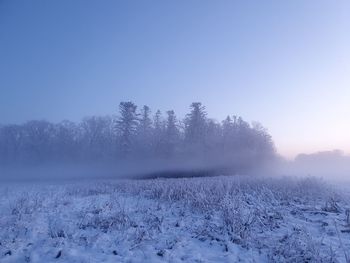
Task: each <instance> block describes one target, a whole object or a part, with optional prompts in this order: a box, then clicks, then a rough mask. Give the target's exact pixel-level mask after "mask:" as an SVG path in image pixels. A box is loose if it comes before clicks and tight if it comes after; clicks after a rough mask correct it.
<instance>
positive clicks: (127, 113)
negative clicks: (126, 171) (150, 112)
mask: <svg viewBox="0 0 350 263" xmlns="http://www.w3.org/2000/svg"><path fill="white" fill-rule="evenodd" d="M136 109H137V106H136V105H135V104H134V103H133V102H131V101H128V102H121V103H120V104H119V113H120V116H119V118H118V120H117V122H116V128H117V130H118V132H119V136H120V137H119V139H120V146H121V151H122V155H123V156H124V157H125V156H128V155H129V154H130V152H131V148H132V143H133V139H134V136H135V133H136V128H137V125H138V114H137V113H136Z"/></svg>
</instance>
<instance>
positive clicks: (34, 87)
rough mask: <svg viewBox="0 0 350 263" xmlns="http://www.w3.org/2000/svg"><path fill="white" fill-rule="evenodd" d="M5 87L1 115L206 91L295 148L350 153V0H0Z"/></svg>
mask: <svg viewBox="0 0 350 263" xmlns="http://www.w3.org/2000/svg"><path fill="white" fill-rule="evenodd" d="M0 92H1V93H0V123H20V122H24V121H26V120H29V119H46V120H50V121H60V120H62V119H70V120H74V121H76V120H79V119H81V118H82V117H84V116H88V115H105V114H113V113H115V112H116V110H117V105H118V103H119V101H121V100H132V101H134V102H136V103H137V104H139V105H143V104H148V105H149V106H150V107H151V108H153V109H156V108H159V109H161V110H168V109H174V110H175V111H176V112H177V114H178V115H179V116H180V117H181V116H183V115H184V114H185V113H186V111H187V109H188V105H189V104H190V103H191V102H192V101H201V102H203V103H204V104H205V105H206V106H207V110H208V111H209V114H210V116H212V117H214V118H216V119H219V120H220V119H222V118H224V117H225V116H226V115H227V114H237V115H241V116H243V118H245V119H246V120H248V121H255V120H257V121H260V122H262V124H263V125H265V126H266V127H267V128H268V129H269V131H270V133H271V134H272V136H273V138H274V140H275V143H276V145H277V149H278V150H279V152H280V153H281V154H283V155H285V156H293V155H294V154H296V153H297V152H313V151H318V150H328V149H333V148H340V149H343V150H344V151H345V152H350V1H348V0H336V1H322V0H307V1H305V0H290V1H280V0H276V1H260V0H259V1H251V0H249V1H246V0H242V1H231V0H230V1H224V0H219V1H213V0H210V1H204V0H197V1H191V0H179V1H164V0H160V1H156V0H150V1H134V0H130V1H129V0H128V1H126V0H125V1H87V0H82V1H78V0H75V1H71V0H59V1H58V0H57V1H47V0H42V1H34V0H33V1H25V0H22V1H17V0H0Z"/></svg>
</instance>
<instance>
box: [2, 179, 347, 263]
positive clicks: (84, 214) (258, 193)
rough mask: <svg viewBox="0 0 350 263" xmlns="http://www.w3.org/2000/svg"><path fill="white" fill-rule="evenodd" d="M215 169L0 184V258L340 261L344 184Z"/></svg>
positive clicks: (343, 236)
mask: <svg viewBox="0 0 350 263" xmlns="http://www.w3.org/2000/svg"><path fill="white" fill-rule="evenodd" d="M349 189H350V188H348V187H346V186H344V185H342V186H341V187H340V186H339V187H338V186H337V185H331V184H328V183H326V182H324V181H322V180H320V179H317V178H312V177H307V178H292V177H274V178H267V177H251V176H249V177H247V176H225V177H224V176H219V177H206V178H178V179H152V180H115V181H113V180H108V181H96V180H95V181H92V180H91V181H83V182H66V183H51V184H48V183H37V184H34V183H33V184H8V185H2V186H1V187H0V213H1V216H0V262H346V257H349V256H350V233H349V232H347V231H348V230H350V226H349V222H348V221H347V214H346V213H347V211H348V209H349V208H350V205H349V195H348V194H347V193H348V190H349Z"/></svg>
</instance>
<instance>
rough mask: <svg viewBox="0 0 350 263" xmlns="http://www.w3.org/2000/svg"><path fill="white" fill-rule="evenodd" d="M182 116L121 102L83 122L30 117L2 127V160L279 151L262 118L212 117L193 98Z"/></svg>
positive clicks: (253, 158)
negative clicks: (111, 111)
mask: <svg viewBox="0 0 350 263" xmlns="http://www.w3.org/2000/svg"><path fill="white" fill-rule="evenodd" d="M189 110H190V111H189V113H188V114H187V115H186V116H185V118H183V119H182V120H179V119H178V118H177V117H176V114H175V112H174V111H173V110H169V111H166V112H165V114H163V113H162V112H161V111H159V110H157V111H156V112H155V113H154V114H152V112H151V109H150V108H149V107H148V106H146V105H145V106H143V107H142V108H140V109H138V107H137V106H136V105H135V104H134V103H133V102H130V101H128V102H121V103H120V104H119V113H118V115H117V116H116V117H112V116H103V117H102V116H92V117H87V118H84V119H83V120H82V121H81V122H79V123H74V122H71V121H66V120H65V121H62V122H60V123H51V122H48V121H38V120H33V121H28V122H26V123H24V124H21V125H15V124H11V125H2V126H0V163H1V164H3V165H6V164H42V163H50V162H52V163H54V162H68V163H69V162H71V163H79V162H99V161H101V162H117V161H123V160H157V159H159V160H171V159H178V160H181V159H183V160H187V161H190V160H196V161H202V162H204V163H205V162H211V163H213V164H214V165H217V166H220V165H222V166H225V165H232V166H234V165H236V166H237V165H242V164H243V165H249V164H251V163H254V164H257V163H262V162H264V161H266V160H268V159H271V158H273V157H274V156H275V148H274V144H273V141H272V138H271V136H270V135H269V134H268V132H267V131H266V129H265V128H264V127H263V126H261V125H260V124H258V123H253V124H249V123H248V122H246V121H244V120H243V119H242V118H241V117H237V116H227V118H226V119H225V120H223V121H222V122H218V121H216V120H214V119H211V118H208V116H207V112H206V109H205V107H204V106H203V105H202V104H201V103H199V102H194V103H192V104H191V105H190V109H189Z"/></svg>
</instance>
